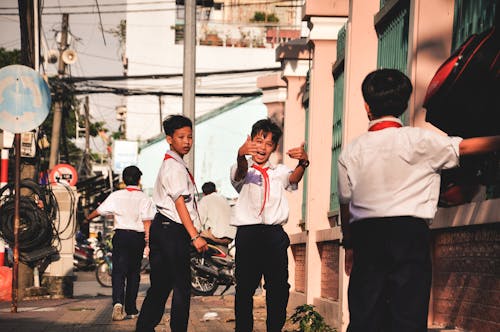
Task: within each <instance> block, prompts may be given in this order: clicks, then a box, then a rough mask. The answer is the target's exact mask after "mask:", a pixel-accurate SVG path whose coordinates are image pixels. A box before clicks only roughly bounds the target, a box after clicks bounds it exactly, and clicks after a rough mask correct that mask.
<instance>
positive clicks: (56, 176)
mask: <svg viewBox="0 0 500 332" xmlns="http://www.w3.org/2000/svg"><path fill="white" fill-rule="evenodd" d="M49 181H50V183H62V184H66V185H69V186H74V185H76V183H77V182H78V173H77V172H76V169H75V168H74V167H73V166H71V165H68V164H58V165H56V166H54V168H53V169H52V170H51V171H50V173H49Z"/></svg>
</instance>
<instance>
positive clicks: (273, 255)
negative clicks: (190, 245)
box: [231, 119, 309, 332]
mask: <svg viewBox="0 0 500 332" xmlns="http://www.w3.org/2000/svg"><path fill="white" fill-rule="evenodd" d="M281 135H282V131H281V129H280V128H279V127H278V126H277V125H276V124H275V123H273V122H272V121H271V120H270V119H264V120H259V121H257V122H256V123H255V124H254V125H253V127H252V132H251V135H250V136H249V137H248V138H247V140H246V141H245V143H244V144H243V145H242V146H241V147H240V148H239V150H238V158H237V163H236V165H234V166H233V167H232V168H231V183H232V185H233V186H234V188H235V189H236V191H237V192H238V193H239V198H238V201H237V202H236V205H235V206H234V207H233V209H234V211H233V217H232V219H231V224H232V225H233V226H236V227H237V232H236V296H235V303H234V306H235V316H236V332H251V331H252V330H253V295H254V293H255V289H256V288H257V286H258V284H259V282H260V279H261V278H262V276H264V282H265V284H264V287H265V289H266V304H267V320H266V325H267V331H268V332H279V331H281V329H282V327H283V325H284V323H285V320H286V306H287V303H288V297H289V291H288V290H289V288H290V285H289V284H288V257H287V248H288V246H289V245H290V239H289V238H288V235H287V234H286V232H285V231H284V230H283V227H282V225H284V224H285V223H286V222H287V220H288V211H289V208H288V202H287V199H286V197H285V190H288V191H291V190H295V189H297V184H298V183H299V181H300V180H301V179H302V176H303V175H304V171H305V169H306V168H307V166H308V165H309V160H308V158H307V153H306V152H305V150H304V145H303V144H302V145H301V146H300V147H297V148H293V149H290V150H289V151H288V152H287V154H288V156H290V158H293V159H298V160H299V164H298V165H297V167H296V168H295V169H293V170H291V169H289V168H288V167H286V166H285V165H282V164H279V165H272V164H271V163H270V162H269V157H270V156H271V153H273V152H274V151H276V148H277V147H278V142H279V140H280V138H281ZM247 155H249V156H250V158H247Z"/></svg>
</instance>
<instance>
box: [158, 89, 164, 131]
mask: <svg viewBox="0 0 500 332" xmlns="http://www.w3.org/2000/svg"><path fill="white" fill-rule="evenodd" d="M162 104H163V100H162V98H161V95H159V96H158V109H159V111H160V133H162V132H163V109H162Z"/></svg>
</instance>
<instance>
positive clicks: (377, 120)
mask: <svg viewBox="0 0 500 332" xmlns="http://www.w3.org/2000/svg"><path fill="white" fill-rule="evenodd" d="M384 121H391V122H397V123H399V124H400V125H401V126H403V122H401V120H400V119H399V118H395V117H393V116H387V117H383V118H379V119H376V120H372V121H370V122H369V123H368V128H370V127H371V126H373V125H374V124H377V123H379V122H384Z"/></svg>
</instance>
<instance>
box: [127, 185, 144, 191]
mask: <svg viewBox="0 0 500 332" xmlns="http://www.w3.org/2000/svg"><path fill="white" fill-rule="evenodd" d="M127 188H130V189H135V190H140V191H142V189H141V188H140V187H139V186H132V185H130V186H126V187H125V189H127Z"/></svg>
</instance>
